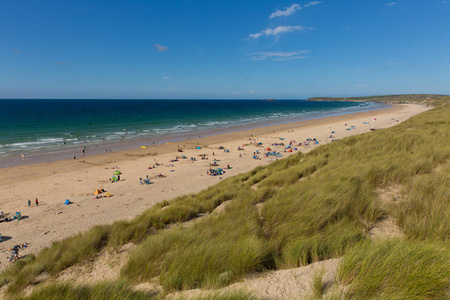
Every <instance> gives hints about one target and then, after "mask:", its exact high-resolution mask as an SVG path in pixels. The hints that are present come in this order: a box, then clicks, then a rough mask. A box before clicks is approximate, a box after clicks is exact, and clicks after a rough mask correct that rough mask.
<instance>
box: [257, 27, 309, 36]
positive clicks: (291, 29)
mask: <svg viewBox="0 0 450 300" xmlns="http://www.w3.org/2000/svg"><path fill="white" fill-rule="evenodd" d="M313 29H314V28H313V27H307V26H302V25H297V26H278V27H275V28H268V29H266V30H263V31H261V32H258V33H250V34H249V36H248V37H249V38H251V39H258V38H260V37H261V36H263V35H265V36H276V35H278V34H281V33H288V32H296V31H308V30H313Z"/></svg>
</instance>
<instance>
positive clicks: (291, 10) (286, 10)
mask: <svg viewBox="0 0 450 300" xmlns="http://www.w3.org/2000/svg"><path fill="white" fill-rule="evenodd" d="M320 3H321V2H320V1H311V2H308V3H307V4H305V5H303V7H301V6H300V5H299V4H297V3H294V4H292V5H291V6H289V7H283V9H279V10H277V11H275V12H273V13H272V14H271V15H270V17H269V18H270V19H273V18H276V17H287V16H290V15H292V14H295V13H296V12H297V11H299V10H301V9H303V8H306V7H310V6H314V5H317V4H320Z"/></svg>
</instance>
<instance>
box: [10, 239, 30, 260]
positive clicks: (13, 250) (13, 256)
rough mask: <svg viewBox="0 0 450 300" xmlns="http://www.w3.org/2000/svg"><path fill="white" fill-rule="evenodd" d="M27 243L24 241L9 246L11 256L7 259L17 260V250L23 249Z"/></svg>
mask: <svg viewBox="0 0 450 300" xmlns="http://www.w3.org/2000/svg"><path fill="white" fill-rule="evenodd" d="M28 245H29V244H28V243H27V242H25V243H23V244H22V245H15V246H14V247H12V248H9V250H10V251H11V256H10V257H8V261H9V262H11V263H12V262H14V261H16V260H18V259H19V250H23V249H25V248H27V247H28Z"/></svg>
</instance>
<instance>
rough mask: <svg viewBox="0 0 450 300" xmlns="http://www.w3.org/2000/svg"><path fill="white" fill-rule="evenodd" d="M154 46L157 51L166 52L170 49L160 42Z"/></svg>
mask: <svg viewBox="0 0 450 300" xmlns="http://www.w3.org/2000/svg"><path fill="white" fill-rule="evenodd" d="M153 47H155V48H156V51H159V52H166V51H167V50H169V48H167V47H166V46H161V45H160V44H155V45H153Z"/></svg>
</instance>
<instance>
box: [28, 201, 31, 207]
mask: <svg viewBox="0 0 450 300" xmlns="http://www.w3.org/2000/svg"><path fill="white" fill-rule="evenodd" d="M30 206H31V200H30V199H28V207H30Z"/></svg>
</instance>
